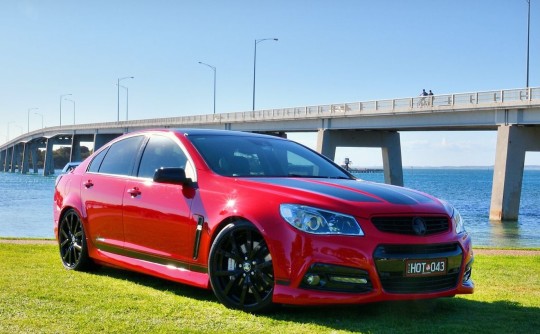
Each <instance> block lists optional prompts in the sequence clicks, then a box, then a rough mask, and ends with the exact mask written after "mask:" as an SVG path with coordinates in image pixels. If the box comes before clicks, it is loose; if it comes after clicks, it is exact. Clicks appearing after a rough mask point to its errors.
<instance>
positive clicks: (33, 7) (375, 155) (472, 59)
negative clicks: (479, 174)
mask: <svg viewBox="0 0 540 334" xmlns="http://www.w3.org/2000/svg"><path fill="white" fill-rule="evenodd" d="M0 8H1V10H0V41H2V48H1V50H2V51H1V52H0V143H3V142H4V141H5V140H6V138H7V135H8V133H7V132H8V130H9V136H10V138H13V137H15V136H16V135H19V134H21V133H22V132H23V131H24V132H26V130H27V127H28V109H29V108H39V109H37V110H32V111H31V112H30V118H29V119H30V122H29V123H30V130H35V129H38V128H40V127H41V116H40V115H43V122H44V125H45V126H55V125H58V124H59V104H60V95H62V94H73V95H72V96H70V97H69V98H71V99H72V100H74V101H75V106H76V121H77V123H94V122H107V121H115V120H116V117H117V104H116V103H117V102H116V101H117V89H116V81H117V79H118V78H120V77H127V76H134V77H135V78H134V79H129V80H124V81H122V84H123V85H125V86H127V87H128V89H129V119H144V118H154V117H170V116H183V115H196V114H207V113H212V107H213V105H212V101H213V100H212V98H213V95H212V94H213V72H212V71H211V69H210V68H208V67H206V66H202V65H200V64H198V62H199V61H201V62H205V63H208V64H211V65H213V66H215V67H216V68H217V107H216V109H217V112H218V113H220V112H236V111H247V110H251V104H252V85H253V50H254V47H253V44H254V40H255V39H260V38H278V39H279V41H278V42H274V41H265V42H262V43H260V44H258V47H257V95H256V108H257V109H267V108H283V107H296V106H305V105H317V104H329V103H340V102H354V101H365V100H375V99H389V98H402V97H411V96H417V95H418V94H419V93H420V91H421V90H422V89H423V88H425V89H432V90H433V91H434V93H435V94H447V93H461V92H473V91H485V90H498V89H510V88H521V87H524V86H525V85H526V43H527V0H478V1H470V0H469V1H466V0H454V1H433V0H431V1H428V0H416V1H414V0H411V1H398V0H394V1H392V0H379V1H361V0H358V1H322V0H319V1H317V0H312V1H281V0H273V1H253V0H252V1H137V0H132V1H100V0H97V1H62V0H58V1H52V0H51V1H48V0H39V1H38V0H35V1H30V0H3V1H2V4H1V5H0ZM539 14H540V2H539V1H537V0H531V49H530V54H531V62H530V86H533V87H536V86H540V57H539V53H540V48H539V45H540V15H539ZM123 94H125V93H124V92H123V91H122V95H121V99H122V100H121V103H122V105H121V108H122V109H121V116H120V118H121V119H125V105H124V99H125V95H123ZM62 110H63V112H62V123H63V124H73V103H71V102H69V101H64V102H63V104H62ZM35 112H37V113H39V114H35ZM290 138H292V139H295V140H299V141H301V142H303V143H306V144H308V145H310V146H313V145H314V143H315V137H314V135H306V134H295V135H290ZM495 141H496V133H495V132H461V131H460V132H424V133H420V132H402V133H401V142H402V157H403V164H404V165H405V166H448V165H451V166H456V165H457V166H460V165H491V164H493V162H494V156H495ZM345 156H347V157H349V158H350V159H351V160H352V161H353V163H354V164H355V165H362V166H375V165H380V164H381V163H382V159H381V155H380V150H378V149H339V150H338V152H337V157H336V160H337V161H338V162H340V161H341V160H343V158H344V157H345ZM526 163H527V164H540V153H528V154H527V159H526Z"/></svg>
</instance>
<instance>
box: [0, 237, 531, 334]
mask: <svg viewBox="0 0 540 334" xmlns="http://www.w3.org/2000/svg"><path fill="white" fill-rule="evenodd" d="M57 253H58V252H57V247H56V246H52V245H35V244H29V245H14V244H2V243H0V333H60V332H61V333H75V332H82V333H94V332H141V333H150V332H152V333H154V332H156V333H160V332H162V333H167V332H198V333H208V332H220V333H242V332H244V333H274V334H277V333H326V332H332V333H346V332H365V333H396V332H414V333H433V332H439V333H440V332H451V333H535V332H536V333H538V331H539V330H540V256H510V255H505V256H492V255H489V256H488V255H477V256H476V260H475V264H474V270H473V278H474V280H475V283H476V292H475V294H473V295H466V296H459V297H455V298H446V299H438V300H435V301H428V302H393V303H379V304H368V305H356V306H340V307H335V306H332V307H317V308H315V307H282V308H278V309H277V310H276V311H275V312H273V313H269V314H263V315H252V314H247V313H243V312H240V311H235V310H229V309H227V308H225V307H224V306H222V305H221V304H220V303H218V302H217V300H216V298H215V297H214V295H213V294H212V292H211V291H206V290H200V289H196V288H191V287H188V286H185V285H182V284H177V283H172V282H169V281H165V280H161V279H157V278H153V277H150V276H145V275H140V274H136V273H131V272H126V271H121V270H116V269H109V268H101V269H99V270H97V271H96V272H93V273H80V272H72V271H67V270H65V269H64V268H63V267H62V264H61V262H60V260H59V258H58V254H57Z"/></svg>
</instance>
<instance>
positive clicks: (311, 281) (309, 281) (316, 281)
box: [306, 274, 321, 286]
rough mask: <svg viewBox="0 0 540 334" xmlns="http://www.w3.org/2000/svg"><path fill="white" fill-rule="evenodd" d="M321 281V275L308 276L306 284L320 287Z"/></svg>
mask: <svg viewBox="0 0 540 334" xmlns="http://www.w3.org/2000/svg"><path fill="white" fill-rule="evenodd" d="M320 281H321V278H320V277H319V275H315V274H309V275H307V276H306V282H307V284H309V285H311V286H315V285H319V282H320Z"/></svg>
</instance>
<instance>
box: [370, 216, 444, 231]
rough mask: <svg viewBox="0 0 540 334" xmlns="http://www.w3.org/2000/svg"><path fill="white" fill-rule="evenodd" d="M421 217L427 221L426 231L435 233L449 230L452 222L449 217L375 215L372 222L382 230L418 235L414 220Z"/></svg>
mask: <svg viewBox="0 0 540 334" xmlns="http://www.w3.org/2000/svg"><path fill="white" fill-rule="evenodd" d="M416 218H421V219H422V220H423V221H424V223H425V228H426V229H425V233H424V234H422V235H433V234H437V233H442V232H446V231H448V228H449V226H450V222H449V221H448V218H447V217H418V216H414V217H412V216H411V217H373V218H372V219H371V222H372V223H373V225H375V227H376V228H377V229H378V230H379V231H381V232H387V233H396V234H407V235H417V233H416V232H415V231H414V229H413V220H414V219H416Z"/></svg>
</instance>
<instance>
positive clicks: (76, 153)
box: [69, 135, 81, 162]
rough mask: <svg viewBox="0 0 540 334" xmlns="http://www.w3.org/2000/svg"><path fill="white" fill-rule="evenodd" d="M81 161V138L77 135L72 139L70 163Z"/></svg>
mask: <svg viewBox="0 0 540 334" xmlns="http://www.w3.org/2000/svg"><path fill="white" fill-rule="evenodd" d="M73 161H81V138H80V137H79V136H77V135H73V137H71V153H70V154H69V162H73Z"/></svg>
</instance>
